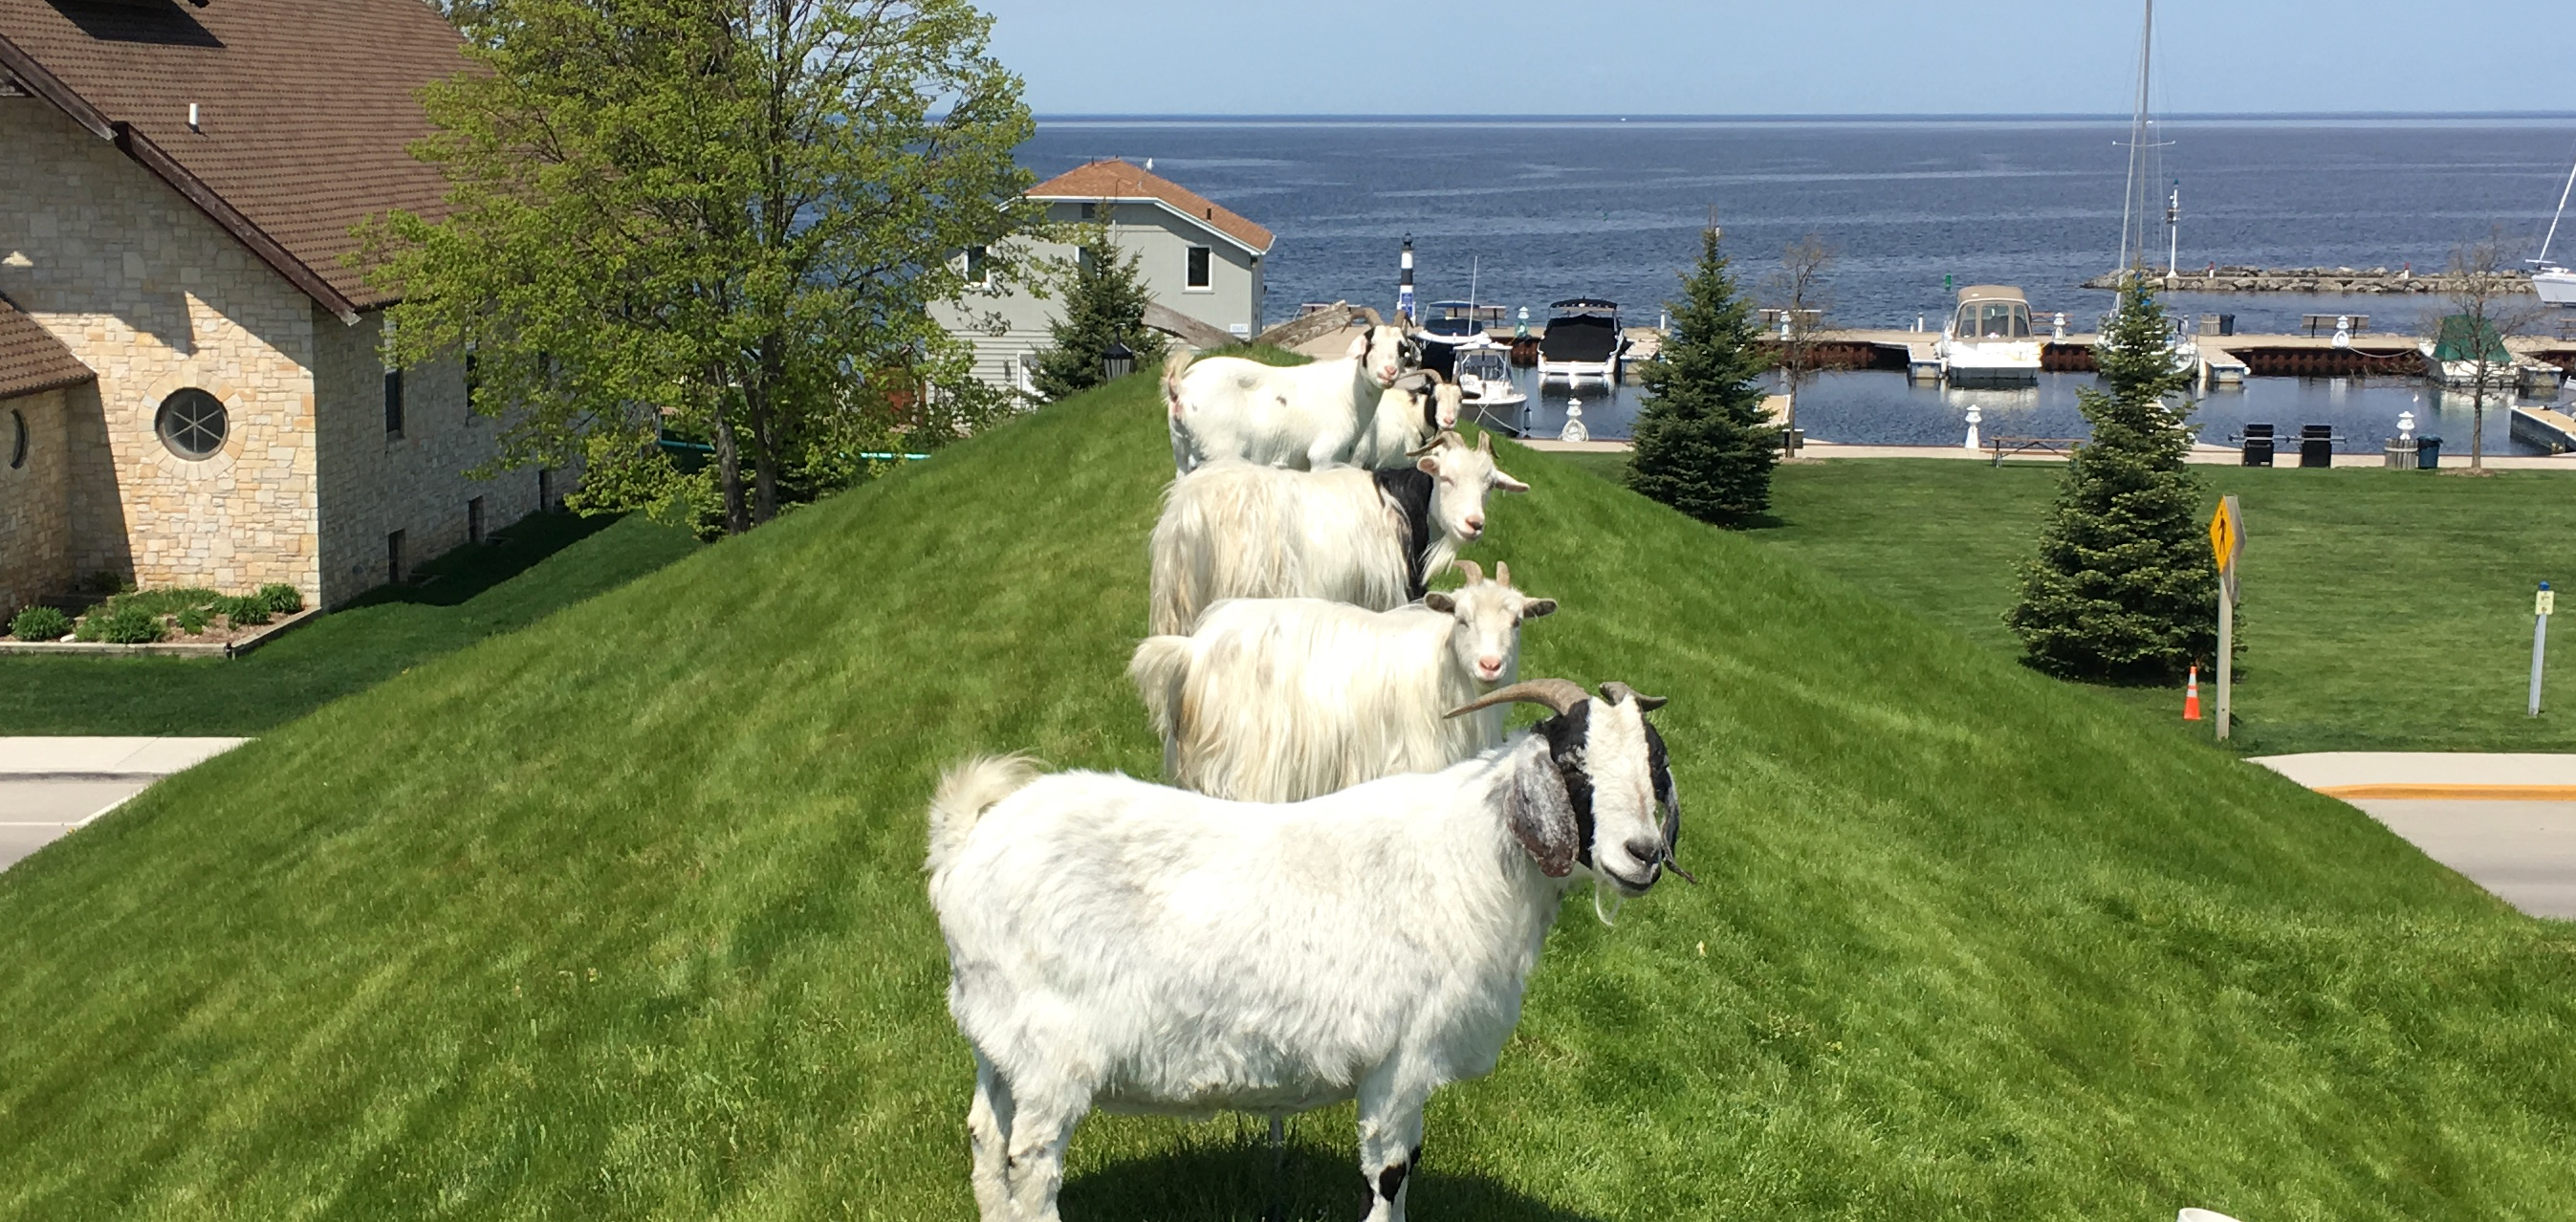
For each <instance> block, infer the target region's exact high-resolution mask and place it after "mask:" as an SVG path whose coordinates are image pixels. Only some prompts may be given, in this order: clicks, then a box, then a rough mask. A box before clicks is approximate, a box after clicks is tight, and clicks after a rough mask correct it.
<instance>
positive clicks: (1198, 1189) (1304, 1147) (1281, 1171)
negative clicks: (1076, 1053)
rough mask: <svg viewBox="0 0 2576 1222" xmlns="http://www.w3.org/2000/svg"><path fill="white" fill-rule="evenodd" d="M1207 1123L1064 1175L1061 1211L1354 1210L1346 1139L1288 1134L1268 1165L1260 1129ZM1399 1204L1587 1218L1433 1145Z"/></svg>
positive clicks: (1157, 1216) (1547, 1218) (1147, 1219)
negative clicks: (1275, 1205) (1188, 1136)
mask: <svg viewBox="0 0 2576 1222" xmlns="http://www.w3.org/2000/svg"><path fill="white" fill-rule="evenodd" d="M1210 1127H1211V1128H1212V1129H1213V1130H1214V1133H1213V1134H1212V1135H1211V1136H1208V1137H1206V1138H1203V1139H1197V1140H1191V1141H1189V1142H1188V1145H1187V1146H1186V1147H1185V1148H1182V1149H1177V1150H1172V1151H1169V1152H1167V1153H1163V1154H1158V1155H1153V1156H1149V1157H1142V1158H1128V1159H1121V1160H1119V1161H1116V1162H1113V1163H1110V1164H1108V1165H1106V1166H1099V1167H1092V1168H1088V1169H1084V1170H1081V1171H1078V1172H1077V1173H1075V1174H1073V1175H1071V1176H1068V1177H1067V1178H1066V1180H1065V1184H1064V1191H1063V1194H1062V1204H1063V1207H1064V1215H1065V1216H1066V1217H1067V1218H1099V1219H1108V1218H1115V1219H1119V1220H1120V1222H1264V1219H1265V1218H1266V1217H1268V1216H1269V1215H1268V1212H1267V1211H1268V1210H1269V1209H1270V1207H1271V1204H1272V1201H1273V1192H1274V1189H1275V1191H1276V1193H1277V1200H1278V1201H1279V1203H1280V1204H1281V1205H1282V1206H1283V1209H1282V1212H1281V1216H1282V1217H1283V1218H1284V1219H1286V1222H1345V1220H1347V1219H1349V1218H1353V1217H1356V1216H1358V1215H1359V1213H1360V1206H1361V1198H1360V1192H1361V1187H1362V1186H1361V1182H1360V1170H1359V1158H1358V1154H1357V1151H1356V1149H1355V1148H1353V1147H1351V1146H1350V1145H1348V1144H1347V1143H1343V1144H1335V1143H1332V1142H1329V1141H1327V1140H1326V1139H1325V1134H1324V1133H1322V1132H1321V1131H1314V1132H1310V1133H1296V1134H1294V1135H1292V1136H1291V1137H1290V1139H1289V1142H1288V1148H1287V1152H1286V1157H1285V1158H1284V1159H1283V1160H1281V1161H1280V1164H1279V1166H1278V1168H1277V1170H1276V1171H1275V1172H1274V1170H1273V1156H1272V1154H1271V1150H1270V1139H1269V1136H1268V1129H1267V1126H1265V1125H1263V1124H1261V1123H1259V1122H1257V1121H1249V1120H1244V1121H1237V1120H1236V1119H1234V1118H1231V1117H1229V1118H1225V1119H1220V1120H1218V1121H1216V1122H1215V1123H1214V1124H1213V1125H1212V1126H1210ZM1337 1129H1338V1126H1337ZM1433 1136H1434V1139H1435V1140H1436V1138H1437V1135H1436V1134H1435V1135H1433ZM1405 1203H1406V1206H1407V1210H1406V1212H1408V1213H1410V1214H1411V1215H1413V1216H1415V1217H1421V1218H1475V1219H1478V1220H1479V1222H1484V1220H1487V1219H1491V1220H1494V1222H1592V1219H1590V1218H1589V1217H1587V1216H1586V1215H1583V1214H1578V1213H1574V1212H1572V1211H1569V1210H1566V1209H1562V1208H1560V1207H1558V1206H1555V1205H1551V1204H1549V1203H1547V1202H1545V1201H1541V1200H1537V1199H1535V1198H1532V1197H1530V1196H1528V1195H1527V1194H1525V1193H1522V1192H1521V1191H1519V1190H1518V1189H1515V1188H1511V1187H1509V1186H1506V1185H1504V1184H1503V1183H1501V1182H1499V1181H1497V1180H1494V1179H1491V1178H1489V1177H1486V1176H1482V1175H1461V1174H1457V1173H1454V1172H1449V1171H1444V1170H1442V1169H1441V1166H1440V1155H1439V1151H1438V1150H1437V1149H1436V1148H1434V1149H1431V1150H1429V1151H1427V1152H1426V1153H1425V1154H1424V1156H1423V1166H1422V1167H1421V1168H1420V1169H1419V1170H1417V1171H1416V1172H1414V1174H1413V1177H1412V1181H1411V1184H1410V1187H1409V1189H1408V1191H1407V1195H1406V1197H1405Z"/></svg>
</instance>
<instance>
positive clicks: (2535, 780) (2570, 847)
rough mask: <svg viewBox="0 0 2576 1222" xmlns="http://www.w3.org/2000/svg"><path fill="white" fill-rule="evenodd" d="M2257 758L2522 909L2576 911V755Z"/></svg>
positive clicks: (2561, 914)
mask: <svg viewBox="0 0 2576 1222" xmlns="http://www.w3.org/2000/svg"><path fill="white" fill-rule="evenodd" d="M2253 762H2254V763H2257V764H2261V765H2263V766H2264V767H2266V768H2270V769H2272V770H2273V771H2275V772H2278V773H2280V774H2281V775H2283V776H2286V777H2288V778H2290V779H2291V780H2293V781H2296V782H2298V783H2299V784H2301V785H2304V786H2307V787H2308V788H2310V789H2313V790H2316V791H2317V792H2319V793H2323V794H2329V795H2332V796H2334V797H2338V798H2342V799H2343V800H2345V801H2347V802H2350V803H2352V804H2353V805H2354V806H2357V807H2359V808H2361V810H2362V811H2363V812H2364V813H2366V814H2368V815H2369V816H2370V817H2371V818H2374V819H2377V820H2379V821H2380V822H2381V823H2383V824H2385V825H2387V827H2388V829H2389V830H2390V831H2393V832H2396V833H2397V834H2398V835H2400V836H2403V837H2405V838H2406V839H2407V840H2408V841H2410V842H2412V843H2413V844H2414V845H2415V847H2417V848H2419V849H2422V850H2424V853H2425V855H2426V856H2428V857H2431V858H2432V859H2433V860H2435V861H2438V862H2441V863H2442V864H2443V865H2446V866H2449V867H2450V868H2452V869H2454V870H2457V871H2459V872H2460V873H2461V874H2463V875H2466V876H2467V877H2468V878H2469V879H2470V880H2471V881H2473V882H2475V883H2477V884H2478V885H2479V886H2481V887H2484V888H2486V889H2487V890H2489V891H2492V892H2494V893H2495V894H2496V896H2497V897H2498V898H2500V899H2502V900H2504V901H2505V902H2507V903H2509V904H2512V905H2513V906H2514V907H2516V908H2519V909H2521V910H2523V911H2524V912H2528V913H2530V914H2532V915H2533V916H2546V917H2558V918H2561V919H2576V755H2541V754H2485V753H2472V752H2429V751H2424V752H2418V751H2331V752H2319V753H2316V754H2311V755H2274V756H2264V757H2258V758H2256V759H2255V760H2254V761H2253Z"/></svg>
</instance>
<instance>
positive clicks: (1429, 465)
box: [1413, 454, 1440, 475]
mask: <svg viewBox="0 0 2576 1222" xmlns="http://www.w3.org/2000/svg"><path fill="white" fill-rule="evenodd" d="M1413 469H1414V470H1416V471H1419V472H1421V473H1423V474H1424V475H1438V474H1440V460H1439V459H1437V458H1433V457H1431V456H1430V455H1428V454H1426V455H1423V456H1422V457H1421V458H1418V459H1415V460H1414V463H1413Z"/></svg>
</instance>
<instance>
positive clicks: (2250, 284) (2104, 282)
mask: <svg viewBox="0 0 2576 1222" xmlns="http://www.w3.org/2000/svg"><path fill="white" fill-rule="evenodd" d="M2125 275H2126V273H2123V272H2104V273H2102V274H2101V275H2099V276H2095V277H2093V278H2092V279H2090V280H2087V281H2085V282H2084V287H2085V288H2088V289H2116V288H2118V287H2120V281H2121V280H2122V278H2123V277H2124V276H2125ZM2496 279H2497V280H2498V281H2499V283H2497V284H2496V285H2495V288H2496V289H2500V290H2502V291H2503V292H2506V293H2524V294H2527V293H2529V292H2531V277H2530V276H2528V275H2526V274H2524V273H2522V272H2499V273H2497V274H2496ZM2154 280H2155V282H2156V285H2157V287H2159V288H2161V289H2163V290H2164V291H2166V292H2169V293H2307V294H2312V295H2316V296H2342V295H2347V294H2351V295H2368V294H2379V293H2456V292H2460V291H2462V290H2463V289H2465V288H2467V287H2469V286H2468V285H2466V284H2464V283H2463V281H2462V278H2461V277H2458V276H2448V275H2442V274H2439V273H2426V274H2424V275H2417V274H2415V272H2414V270H2413V269H2411V268H2404V267H2401V268H2398V269H2397V270H2395V271H2391V270H2389V269H2387V268H2385V267H2370V268H2351V267H2208V268H2186V269H2184V270H2182V271H2180V272H2177V273H2176V274H2174V275H2171V276H2162V275H2159V276H2155V277H2154ZM2490 291H2493V290H2490Z"/></svg>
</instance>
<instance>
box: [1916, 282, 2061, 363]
mask: <svg viewBox="0 0 2576 1222" xmlns="http://www.w3.org/2000/svg"><path fill="white" fill-rule="evenodd" d="M1934 347H1935V351H1936V352H1937V353H1938V354H1939V355H1940V358H1941V376H1942V377H1944V378H1946V379H1947V380H1949V381H1950V382H1953V383H1956V384H1961V385H1992V384H1996V383H2013V382H2036V381H2038V380H2039V348H2040V343H2039V339H2038V337H2036V336H2034V335H2032V334H2031V330H2030V299H2029V298H2027V297H2024V296H2023V295H2022V291H2021V290H2020V289H2017V288H2013V287H2011V286H2009V285H2001V284H1972V285H1969V286H1968V287H1966V288H1963V289H1960V290H1959V308H1958V309H1957V310H1956V311H1955V312H1953V313H1952V315H1951V317H1950V321H1949V322H1948V323H1946V324H1944V325H1943V326H1942V328H1941V338H1940V340H1939V342H1938V343H1937V344H1936V345H1935V346H1934Z"/></svg>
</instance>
